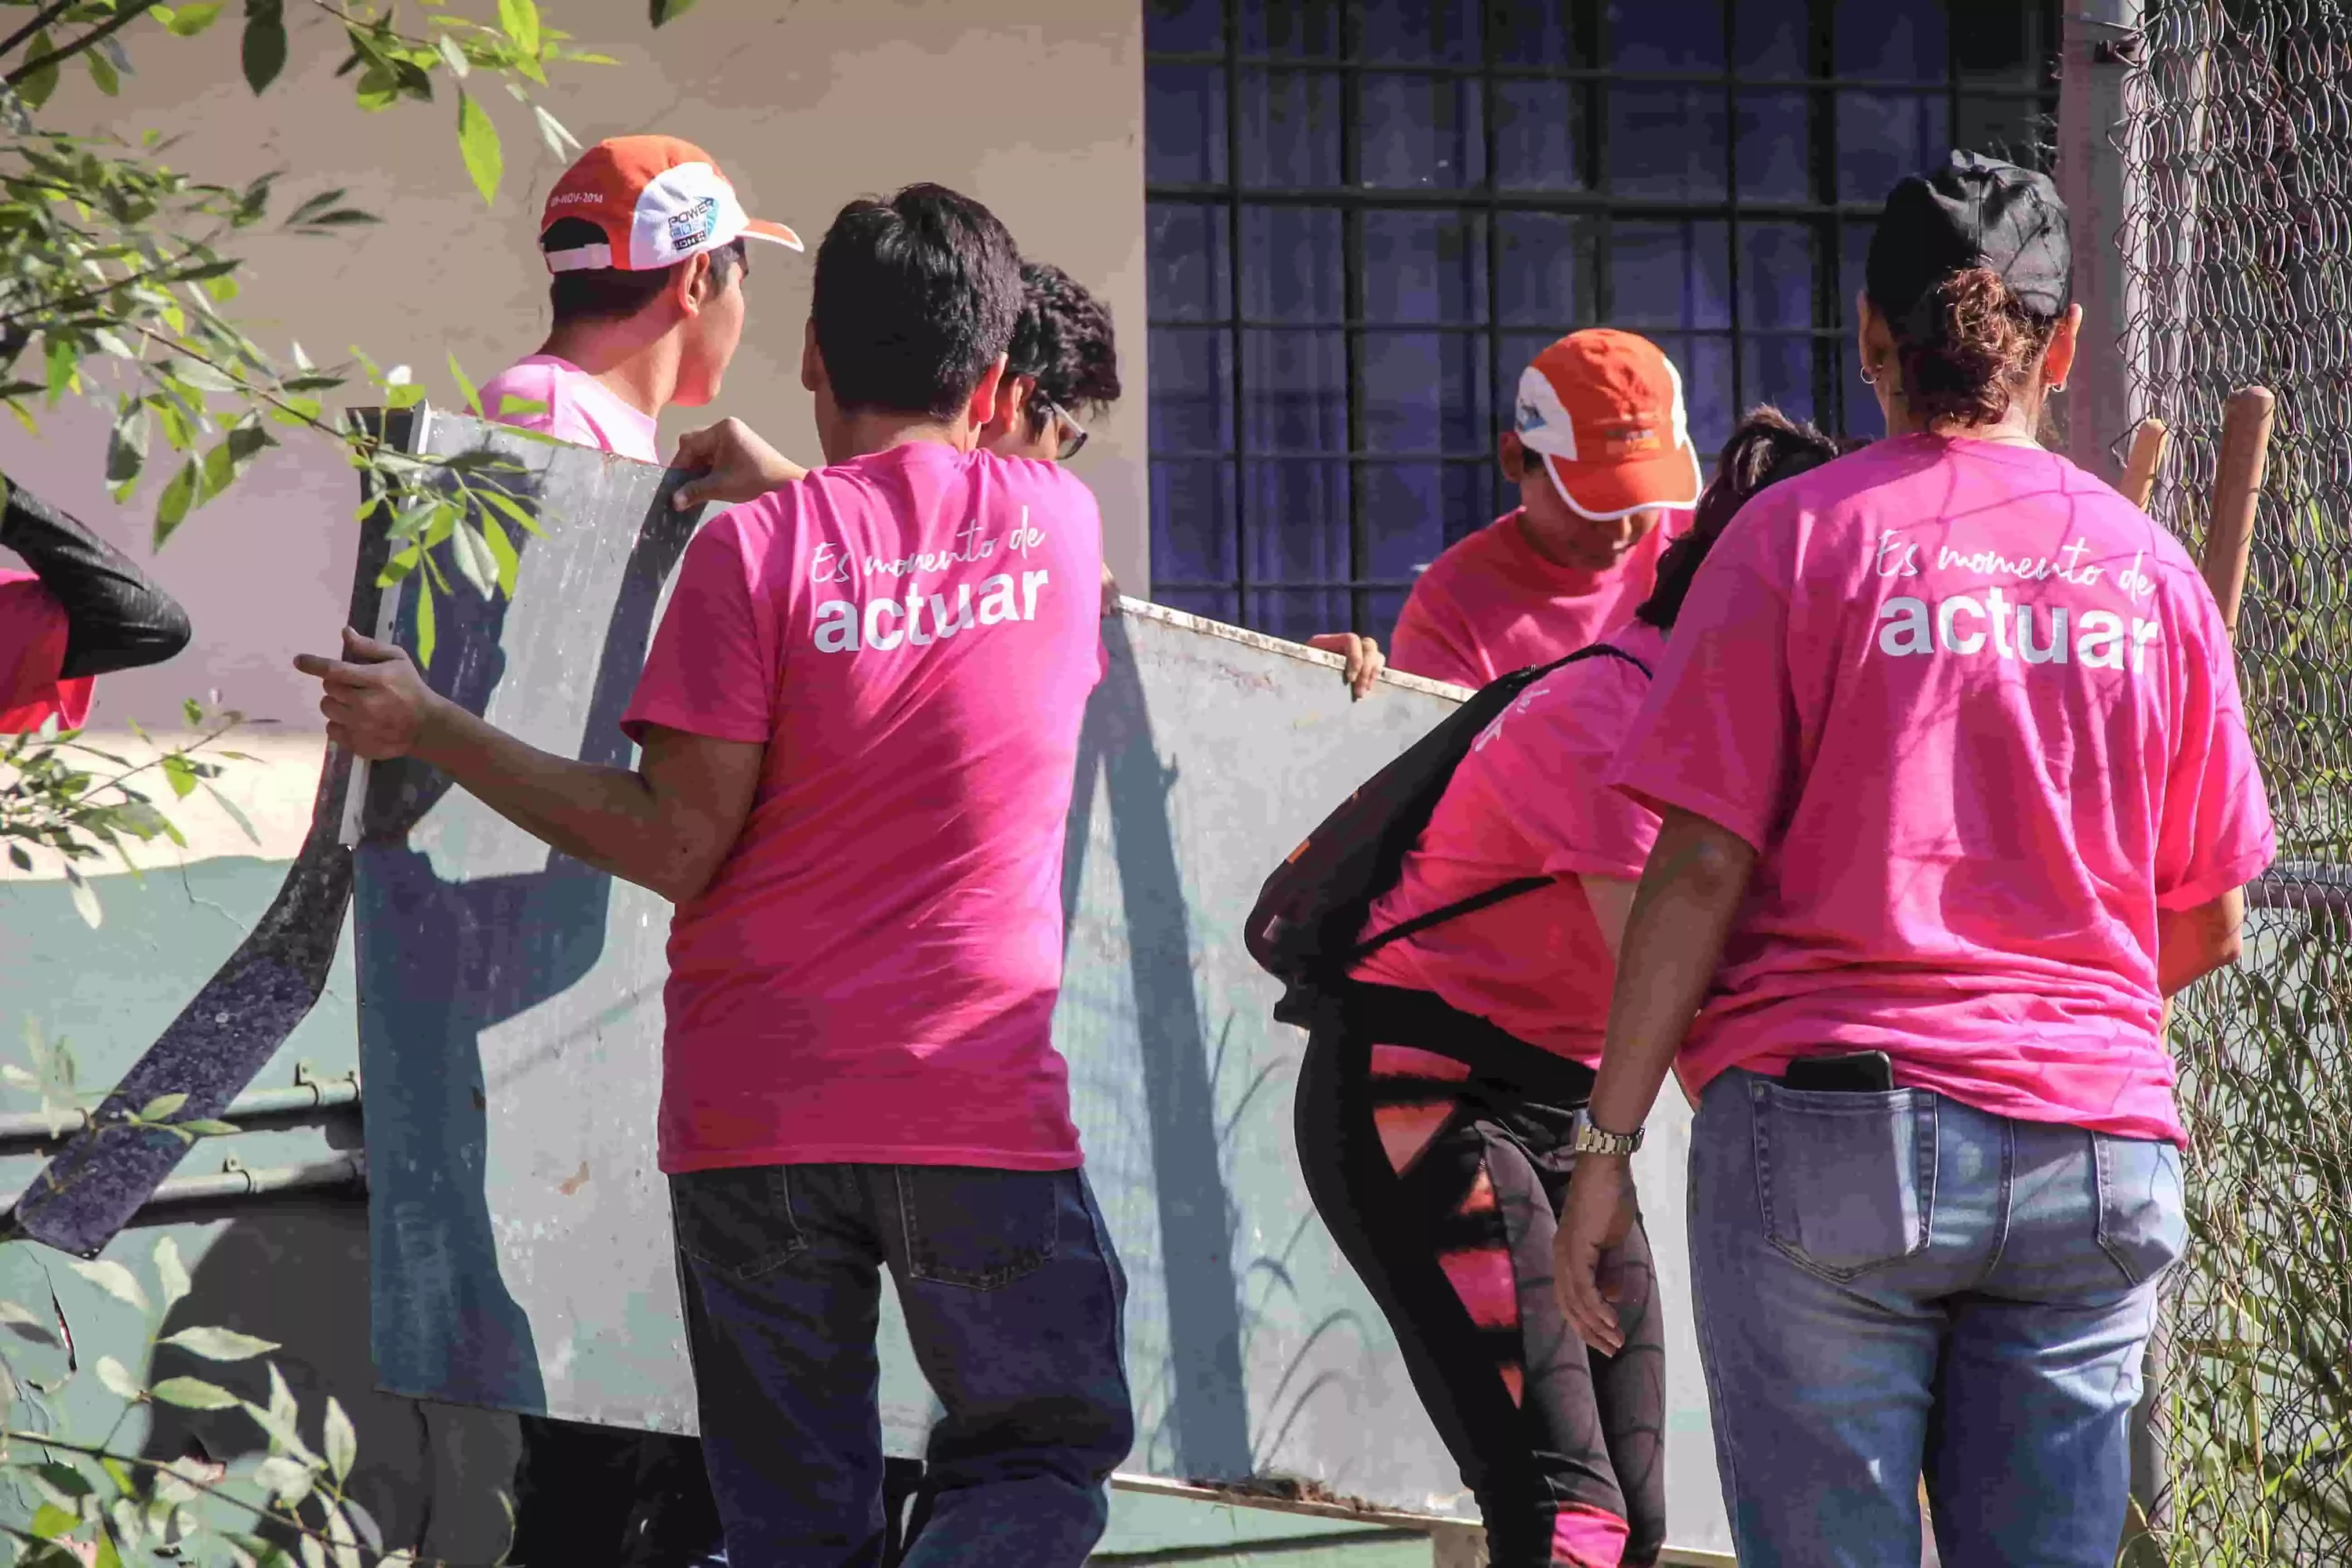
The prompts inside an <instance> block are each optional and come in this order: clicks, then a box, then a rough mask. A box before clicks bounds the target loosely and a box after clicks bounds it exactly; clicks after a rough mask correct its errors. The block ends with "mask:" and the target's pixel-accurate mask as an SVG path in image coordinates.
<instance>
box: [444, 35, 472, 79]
mask: <svg viewBox="0 0 2352 1568" xmlns="http://www.w3.org/2000/svg"><path fill="white" fill-rule="evenodd" d="M436 47H438V49H439V51H440V55H441V60H442V63H443V64H445V65H446V66H447V67H448V68H449V74H450V75H451V76H454V77H456V78H457V79H459V80H460V81H462V80H464V79H466V77H467V75H468V74H469V73H470V72H471V71H472V70H473V68H474V62H473V61H471V60H469V59H467V58H466V51H465V50H463V49H461V48H459V47H457V39H456V38H453V37H450V36H449V35H448V34H446V33H444V34H442V35H441V41H440V43H439V44H438V45H437V46H436Z"/></svg>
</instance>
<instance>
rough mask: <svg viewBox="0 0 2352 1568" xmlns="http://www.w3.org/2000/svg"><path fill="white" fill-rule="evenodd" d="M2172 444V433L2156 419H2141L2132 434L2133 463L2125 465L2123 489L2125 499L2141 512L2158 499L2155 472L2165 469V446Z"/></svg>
mask: <svg viewBox="0 0 2352 1568" xmlns="http://www.w3.org/2000/svg"><path fill="white" fill-rule="evenodd" d="M2170 441H2171V432H2170V431H2168V430H2167V429H2166V428H2165V427H2164V421H2163V420H2161V419H2158V418H2156V417H2154V416H2149V417H2148V418H2146V419H2143V420H2141V421H2140V422H2139V428H2138V429H2137V430H2135V431H2133V432H2132V447H2131V460H2130V461H2129V462H2127V463H2126V464H2125V465H2124V482H2123V487H2122V488H2123V492H2124V499H2125V500H2127V501H2129V502H2131V503H2132V505H2134V506H2136V507H2137V508H2139V510H2142V511H2146V510H2147V503H2148V502H2149V501H2150V500H2153V499H2154V498H2155V495H2156V471H2157V470H2158V468H2162V467H2164V452H2165V447H2167V446H2168V445H2169V443H2170Z"/></svg>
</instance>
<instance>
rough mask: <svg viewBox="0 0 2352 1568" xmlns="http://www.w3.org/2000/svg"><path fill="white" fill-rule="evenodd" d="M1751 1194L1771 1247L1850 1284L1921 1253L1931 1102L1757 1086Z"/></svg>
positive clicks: (1920, 1095) (1906, 1095)
mask: <svg viewBox="0 0 2352 1568" xmlns="http://www.w3.org/2000/svg"><path fill="white" fill-rule="evenodd" d="M1750 1087H1751V1089H1752V1091H1753V1094H1754V1096H1755V1100H1754V1103H1755V1110H1756V1187H1757V1198H1758V1201H1759V1204H1760V1205H1761V1206H1762V1208H1763V1212H1764V1224H1765V1228H1766V1230H1767V1232H1768V1233H1769V1235H1770V1237H1771V1238H1772V1245H1773V1246H1775V1247H1779V1248H1780V1250H1781V1251H1782V1252H1785V1253H1787V1254H1788V1255H1789V1256H1790V1258H1794V1259H1795V1260H1796V1261H1797V1262H1799V1263H1801V1264H1802V1265H1804V1266H1805V1267H1806V1268H1811V1269H1812V1270H1813V1271H1814V1272H1816V1273H1818V1274H1822V1275H1825V1276H1827V1277H1828V1278H1830V1279H1853V1277H1854V1276H1856V1275H1858V1274H1864V1273H1866V1272H1868V1271H1869V1270H1871V1269H1873V1268H1883V1267H1884V1266H1885V1265H1886V1264H1889V1263H1893V1262H1895V1261H1897V1260H1899V1259H1901V1258H1908V1257H1909V1256H1911V1255H1912V1254H1913V1253H1915V1252H1918V1251H1920V1250H1922V1249H1923V1248H1925V1247H1927V1235H1928V1226H1929V1223H1930V1221H1931V1219H1932V1217H1933V1212H1934V1207H1935V1183H1936V1113H1935V1102H1934V1100H1933V1098H1932V1097H1930V1096H1929V1095H1927V1094H1926V1093H1924V1092H1922V1091H1920V1090H1917V1089H1895V1090H1894V1091H1893V1092H1891V1093H1886V1094H1843V1093H1822V1092H1820V1091H1817V1090H1810V1089H1808V1090H1799V1089H1784V1088H1782V1087H1781V1086H1780V1085H1779V1084H1777V1083H1774V1082H1771V1081H1770V1080H1769V1079H1757V1080H1756V1081H1755V1082H1754V1083H1753V1084H1752V1085H1751V1086H1750Z"/></svg>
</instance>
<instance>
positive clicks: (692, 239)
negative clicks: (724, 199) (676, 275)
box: [669, 196, 719, 250]
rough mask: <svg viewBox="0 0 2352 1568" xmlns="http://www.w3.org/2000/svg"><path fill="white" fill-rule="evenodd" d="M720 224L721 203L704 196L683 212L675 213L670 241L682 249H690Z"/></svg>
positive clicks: (670, 228)
mask: <svg viewBox="0 0 2352 1568" xmlns="http://www.w3.org/2000/svg"><path fill="white" fill-rule="evenodd" d="M718 226H719V204H718V203H717V202H716V201H714V200H712V199H711V198H710V197H709V196H705V197H703V198H702V199H701V200H700V201H698V202H697V203H695V204H694V205H692V206H690V207H688V208H687V209H686V210H685V211H684V212H682V213H673V214H671V215H670V219H669V242H670V244H671V245H673V246H675V247H677V248H678V249H680V250H686V249H689V248H691V247H694V246H696V245H698V244H700V243H701V242H702V241H703V240H704V239H706V238H708V237H709V234H710V231H711V230H712V229H714V228H717V227H718Z"/></svg>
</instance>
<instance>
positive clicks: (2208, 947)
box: [2156, 889, 2246, 997]
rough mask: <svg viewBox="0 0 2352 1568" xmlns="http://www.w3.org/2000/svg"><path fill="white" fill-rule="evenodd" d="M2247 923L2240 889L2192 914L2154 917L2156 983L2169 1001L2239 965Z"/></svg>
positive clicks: (2187, 912)
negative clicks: (2220, 972) (2207, 978)
mask: <svg viewBox="0 0 2352 1568" xmlns="http://www.w3.org/2000/svg"><path fill="white" fill-rule="evenodd" d="M2245 919H2246V895H2245V893H2244V891H2243V889H2239V890H2235V891H2231V892H2228V893H2224V894H2223V895H2222V896H2221V897H2220V898H2218V899H2215V900H2213V901H2212V902H2210V903H2207V904H2200V905H2199V906H2198V907H2197V908H2195V909H2193V910H2179V911H2178V912H2177V913H2176V912H2171V911H2160V912H2159V913H2158V915H2157V917H2156V980H2157V985H2158V988H2159V989H2160V990H2162V991H2163V993H2164V994H2165V995H2166V996H2168V997H2169V996H2171V995H2173V994H2175V993H2176V992H2179V991H2183V990H2186V989H2187V988H2188V987H2189V986H2190V985H2193V984H2196V983H2197V982H2198V981H2200V980H2202V979H2204V978H2205V976H2207V975H2209V974H2210V973H2213V972H2214V971H2215V970H2217V969H2226V968H2228V967H2229V966H2230V965H2231V964H2232V963H2237V962H2238V954H2239V952H2240V949H2241V947H2242V942H2243V937H2242V931H2243V928H2244V925H2245Z"/></svg>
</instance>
